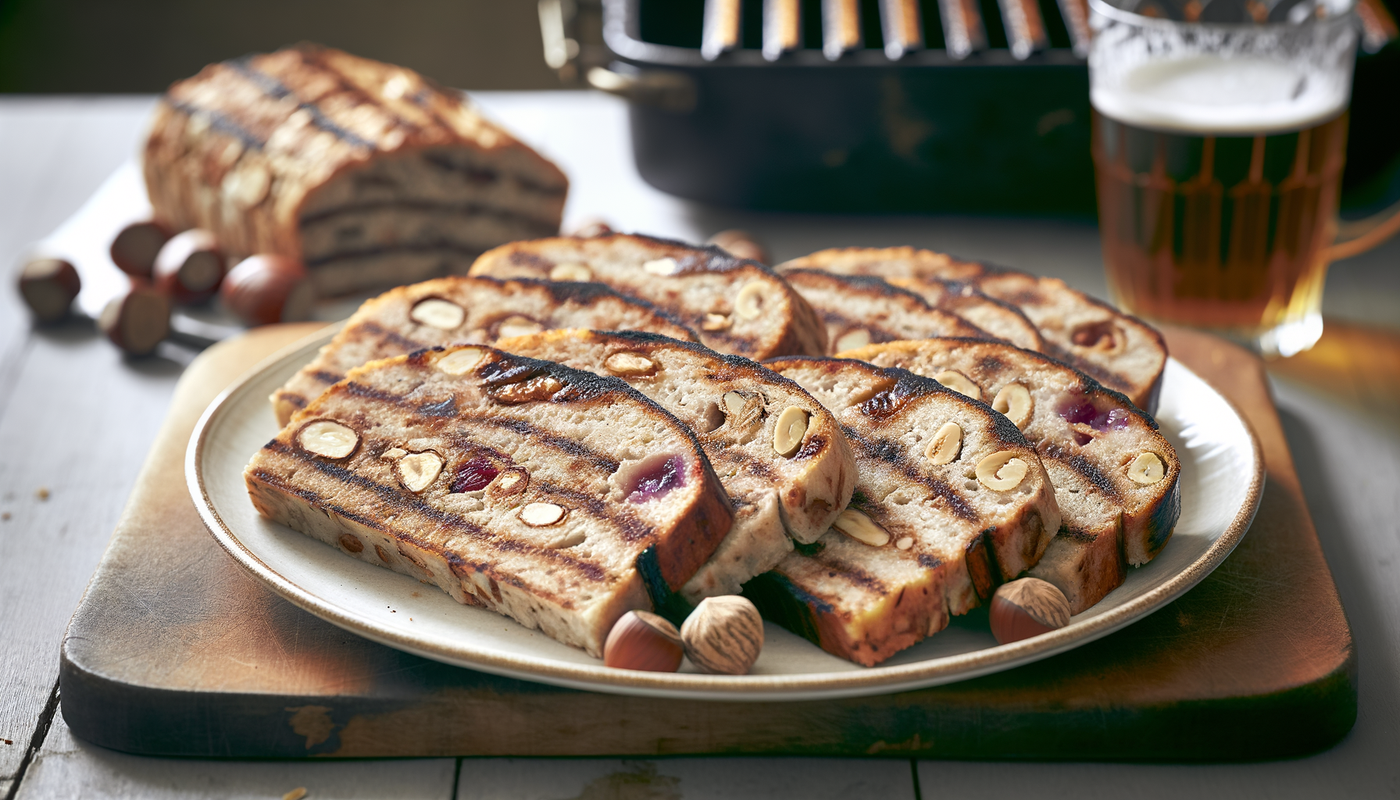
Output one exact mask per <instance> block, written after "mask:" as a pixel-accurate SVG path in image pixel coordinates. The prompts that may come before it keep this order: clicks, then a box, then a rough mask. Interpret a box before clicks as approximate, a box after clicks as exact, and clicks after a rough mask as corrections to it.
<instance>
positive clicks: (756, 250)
mask: <svg viewBox="0 0 1400 800" xmlns="http://www.w3.org/2000/svg"><path fill="white" fill-rule="evenodd" d="M706 244H712V245H714V246H715V247H718V248H719V249H721V250H723V251H724V252H726V253H728V254H730V255H731V256H734V257H735V258H743V259H748V260H749V261H757V262H758V263H760V264H767V263H768V251H767V250H765V249H763V245H761V244H759V243H758V241H757V240H755V239H754V238H753V234H751V233H749V232H748V231H741V230H737V229H733V230H727V231H720V232H719V233H716V234H715V235H714V236H711V237H710V239H709V241H708V242H706Z"/></svg>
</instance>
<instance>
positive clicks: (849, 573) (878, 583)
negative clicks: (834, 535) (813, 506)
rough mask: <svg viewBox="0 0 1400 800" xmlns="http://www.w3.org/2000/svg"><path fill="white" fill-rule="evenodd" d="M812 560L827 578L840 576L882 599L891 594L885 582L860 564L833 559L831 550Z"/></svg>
mask: <svg viewBox="0 0 1400 800" xmlns="http://www.w3.org/2000/svg"><path fill="white" fill-rule="evenodd" d="M842 535H844V534H842ZM810 558H811V560H812V562H813V564H814V565H815V566H816V567H817V568H818V569H820V570H823V571H825V572H826V573H827V577H830V578H834V577H837V576H838V575H839V576H840V577H842V578H844V579H845V580H847V581H849V582H850V583H852V584H855V585H856V586H859V587H861V588H862V589H865V590H866V591H868V592H870V593H871V594H875V595H879V596H880V597H885V596H886V595H888V594H889V593H890V589H889V587H888V586H886V585H885V583H884V581H882V580H880V579H879V578H877V577H875V576H874V575H871V574H870V573H869V572H866V571H865V569H864V568H863V567H862V566H861V565H859V564H852V563H849V562H846V561H842V560H840V559H837V558H833V557H832V555H831V551H830V550H823V551H822V552H821V553H818V554H817V555H815V556H811V557H810Z"/></svg>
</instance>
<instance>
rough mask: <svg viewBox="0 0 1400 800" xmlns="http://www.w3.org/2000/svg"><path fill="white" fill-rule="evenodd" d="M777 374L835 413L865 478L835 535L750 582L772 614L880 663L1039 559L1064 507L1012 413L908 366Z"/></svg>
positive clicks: (800, 364) (790, 364) (839, 362)
mask: <svg viewBox="0 0 1400 800" xmlns="http://www.w3.org/2000/svg"><path fill="white" fill-rule="evenodd" d="M769 366H770V367H772V368H773V369H774V370H775V371H777V372H779V373H781V374H783V375H785V376H787V377H789V378H791V379H793V380H795V381H796V382H797V383H798V384H799V385H801V386H802V387H803V388H805V389H807V390H808V391H809V392H810V393H811V394H812V395H813V396H814V397H816V398H817V399H818V400H819V401H821V403H822V405H824V406H826V407H827V408H828V409H829V410H830V411H831V412H832V414H834V415H835V417H836V419H837V421H838V422H839V423H840V424H841V429H842V432H843V433H844V434H845V435H846V438H847V439H848V440H849V441H850V443H851V448H852V449H853V450H854V451H855V457H856V469H857V471H858V477H857V479H856V491H855V494H854V497H853V498H852V500H851V505H850V506H849V507H847V509H846V510H845V511H844V512H842V513H841V514H840V515H839V516H838V517H837V520H836V522H835V524H834V526H833V528H832V530H830V531H828V532H827V533H825V534H824V535H823V536H822V537H821V538H820V539H818V540H817V541H816V543H815V544H813V545H811V546H799V547H797V548H796V549H795V550H794V552H793V553H792V554H790V555H789V556H787V557H786V558H784V559H783V560H782V561H781V562H780V563H779V564H778V566H777V567H775V568H774V569H773V570H772V571H770V572H768V573H766V574H764V575H761V576H759V577H758V578H756V579H754V580H753V581H751V582H750V583H749V584H748V586H747V587H745V594H746V595H748V596H749V597H750V598H752V599H753V600H754V602H755V604H757V605H758V606H759V608H760V609H762V610H763V611H764V613H765V615H766V616H768V617H769V619H773V620H775V621H777V622H779V623H780V624H782V625H784V626H786V627H787V628H789V629H790V630H792V631H794V632H796V633H799V634H801V635H803V636H805V637H807V638H809V639H811V640H812V641H814V642H816V643H817V644H818V645H820V646H821V647H822V649H824V650H826V651H828V652H830V653H833V654H835V655H838V656H841V657H843V658H847V659H850V660H851V661H854V662H856V663H858V664H864V665H866V666H873V665H875V664H878V663H880V662H881V661H884V660H885V659H887V658H889V657H890V656H892V655H894V654H895V653H897V652H899V651H900V650H903V649H905V648H907V647H909V646H911V645H913V644H915V643H917V642H919V641H921V640H922V639H924V638H925V637H927V636H930V635H932V634H934V633H937V632H938V631H940V630H942V629H943V628H944V627H945V626H946V625H947V624H948V619H949V617H950V616H953V615H958V614H963V613H966V612H967V611H969V610H970V609H972V608H974V607H976V606H978V605H980V604H983V603H986V602H988V601H989V600H990V599H991V597H992V594H993V592H994V591H995V589H996V586H997V585H998V584H1000V583H1002V582H1003V581H1006V580H1009V579H1012V578H1015V577H1016V576H1017V575H1020V574H1021V573H1022V572H1023V571H1025V570H1026V569H1027V568H1029V567H1031V566H1032V565H1034V564H1035V563H1036V562H1037V561H1038V560H1039V559H1040V556H1041V553H1043V552H1044V551H1045V548H1046V546H1047V545H1048V544H1049V543H1050V540H1051V538H1052V537H1053V536H1054V534H1055V531H1056V530H1058V529H1059V527H1060V511H1059V508H1058V506H1057V505H1056V502H1055V493H1054V490H1053V488H1052V487H1051V484H1050V480H1049V478H1048V477H1047V476H1046V474H1045V471H1044V470H1043V469H1042V468H1041V465H1040V459H1039V458H1038V457H1037V456H1036V453H1035V450H1034V449H1033V448H1032V447H1031V446H1030V444H1029V443H1028V442H1027V441H1026V439H1025V437H1024V436H1022V435H1021V433H1020V431H1018V430H1016V428H1015V426H1014V425H1011V424H1010V423H1009V422H1008V421H1007V420H1006V418H1005V417H1003V416H1002V415H1000V414H997V413H995V412H994V411H992V410H991V409H990V408H988V407H987V406H986V405H984V404H982V403H978V402H976V401H973V400H969V399H968V398H966V397H964V396H962V395H960V394H958V393H956V392H953V391H951V390H949V389H947V388H945V387H944V386H942V385H940V384H939V383H937V382H936V381H932V380H929V379H927V378H921V377H919V376H917V375H914V374H913V373H910V372H906V371H904V370H895V369H883V368H880V367H875V366H872V365H870V364H866V363H863V362H860V361H852V360H847V359H832V358H796V357H789V358H781V359H775V360H773V361H770V362H769Z"/></svg>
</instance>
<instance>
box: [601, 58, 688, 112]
mask: <svg viewBox="0 0 1400 800" xmlns="http://www.w3.org/2000/svg"><path fill="white" fill-rule="evenodd" d="M585 78H586V80H587V81H588V85H589V86H591V87H593V88H594V89H597V90H599V91H601V92H607V93H608V94H615V95H617V96H618V97H621V98H624V99H626V100H628V101H629V102H632V103H637V104H640V105H645V106H654V107H656V108H660V109H663V110H665V111H673V112H675V113H677V114H686V113H689V112H691V111H694V110H695V99H696V96H695V81H694V80H692V79H691V78H690V76H688V75H685V74H683V73H680V72H671V71H669V70H660V69H648V70H639V71H637V72H623V71H621V70H618V69H609V68H607V67H593V68H592V69H590V70H588V72H587V73H585Z"/></svg>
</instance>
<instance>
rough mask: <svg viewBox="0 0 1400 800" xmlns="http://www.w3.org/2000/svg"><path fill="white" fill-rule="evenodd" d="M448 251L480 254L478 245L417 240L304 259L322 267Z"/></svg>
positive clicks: (309, 265) (473, 254) (468, 255)
mask: <svg viewBox="0 0 1400 800" xmlns="http://www.w3.org/2000/svg"><path fill="white" fill-rule="evenodd" d="M441 252H449V253H455V254H457V255H460V256H467V257H470V258H476V257H477V256H479V255H481V248H480V247H467V246H465V245H462V244H459V243H457V242H445V241H437V242H418V243H413V244H392V245H382V246H379V247H365V248H361V249H359V250H341V251H338V252H335V253H327V254H326V255H323V256H317V257H316V258H308V259H306V266H307V268H315V267H322V266H325V265H326V264H329V263H331V262H334V261H353V260H355V259H359V258H375V257H378V256H384V255H396V254H399V253H441Z"/></svg>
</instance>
